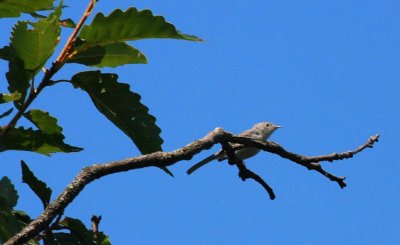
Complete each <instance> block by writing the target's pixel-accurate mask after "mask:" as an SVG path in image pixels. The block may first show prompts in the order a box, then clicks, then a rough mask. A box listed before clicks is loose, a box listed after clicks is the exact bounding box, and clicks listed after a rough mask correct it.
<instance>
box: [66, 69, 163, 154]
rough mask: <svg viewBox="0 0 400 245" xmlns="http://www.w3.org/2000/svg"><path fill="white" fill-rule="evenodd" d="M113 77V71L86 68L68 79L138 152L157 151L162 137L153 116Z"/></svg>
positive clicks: (115, 76)
mask: <svg viewBox="0 0 400 245" xmlns="http://www.w3.org/2000/svg"><path fill="white" fill-rule="evenodd" d="M117 79H118V76H117V75H116V74H109V73H107V74H102V73H100V72H99V71H88V72H81V73H78V74H76V75H75V76H73V77H72V80H71V81H72V83H73V85H74V86H75V87H79V88H81V89H83V90H84V91H85V92H87V93H88V94H89V96H90V98H91V99H92V101H93V103H94V105H95V106H96V108H97V109H98V110H99V111H100V112H101V113H103V115H105V116H106V117H107V118H108V119H109V120H110V121H111V122H113V123H114V124H115V125H116V126H117V127H118V128H119V129H121V130H122V131H123V132H124V133H125V134H126V135H127V136H128V137H130V138H131V140H132V141H133V142H134V144H135V145H136V146H137V147H138V148H139V150H140V152H141V153H142V154H147V153H151V152H155V151H161V150H162V148H161V145H162V143H163V140H162V139H161V137H160V132H161V129H160V128H159V127H158V126H157V125H156V123H155V121H156V118H155V117H154V116H152V115H150V114H149V113H148V110H149V109H148V108H147V107H146V106H144V105H143V104H142V103H140V96H139V95H138V94H136V93H133V92H131V91H130V90H129V85H128V84H125V83H120V82H118V81H117Z"/></svg>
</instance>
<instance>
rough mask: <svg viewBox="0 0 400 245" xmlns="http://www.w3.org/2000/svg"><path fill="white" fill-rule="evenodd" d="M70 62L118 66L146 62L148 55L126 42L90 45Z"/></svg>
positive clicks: (98, 65)
mask: <svg viewBox="0 0 400 245" xmlns="http://www.w3.org/2000/svg"><path fill="white" fill-rule="evenodd" d="M67 62H68V63H79V64H83V65H87V66H96V67H100V68H102V67H105V66H110V67H116V66H120V65H124V64H135V63H137V64H146V63H147V60H146V57H145V56H144V55H143V54H142V53H141V52H140V51H139V50H137V49H135V48H133V47H132V46H129V45H128V44H126V43H111V44H106V45H104V46H94V47H90V48H88V49H86V50H84V51H81V52H77V54H76V55H74V56H73V57H72V58H71V59H68V60H67Z"/></svg>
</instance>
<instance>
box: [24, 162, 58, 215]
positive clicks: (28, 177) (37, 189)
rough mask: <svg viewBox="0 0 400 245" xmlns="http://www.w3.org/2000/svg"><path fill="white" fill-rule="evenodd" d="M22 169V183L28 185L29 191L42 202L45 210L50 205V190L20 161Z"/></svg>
mask: <svg viewBox="0 0 400 245" xmlns="http://www.w3.org/2000/svg"><path fill="white" fill-rule="evenodd" d="M21 168H22V182H23V183H26V184H28V186H29V187H30V188H31V190H32V191H33V192H34V193H35V194H36V196H38V197H39V199H40V200H41V201H42V204H43V207H44V208H46V207H47V205H49V203H50V197H51V189H50V188H49V187H47V185H46V183H44V182H43V181H41V180H39V179H38V178H37V177H36V176H35V175H34V174H33V172H32V171H31V170H30V169H29V167H28V165H26V163H25V162H24V161H21Z"/></svg>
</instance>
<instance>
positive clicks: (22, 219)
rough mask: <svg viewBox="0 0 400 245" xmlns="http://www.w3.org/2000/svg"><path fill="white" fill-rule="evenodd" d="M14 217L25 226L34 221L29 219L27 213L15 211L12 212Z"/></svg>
mask: <svg viewBox="0 0 400 245" xmlns="http://www.w3.org/2000/svg"><path fill="white" fill-rule="evenodd" d="M12 213H13V215H14V216H15V217H16V218H17V220H19V221H20V222H22V223H24V224H29V223H30V222H31V221H32V218H31V217H29V215H28V214H27V213H25V212H24V211H21V210H13V211H12Z"/></svg>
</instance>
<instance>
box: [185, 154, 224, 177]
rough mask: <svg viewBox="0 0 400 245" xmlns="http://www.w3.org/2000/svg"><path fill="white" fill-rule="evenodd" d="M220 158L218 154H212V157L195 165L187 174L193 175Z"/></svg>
mask: <svg viewBox="0 0 400 245" xmlns="http://www.w3.org/2000/svg"><path fill="white" fill-rule="evenodd" d="M217 158H218V155H217V154H212V155H211V156H209V157H207V158H206V159H204V160H202V161H200V162H198V163H196V164H195V165H193V166H192V167H191V168H189V169H188V170H187V171H186V173H187V174H191V173H193V172H194V171H196V170H197V169H199V168H201V167H203V166H204V165H206V164H207V163H209V162H211V161H212V160H215V159H217Z"/></svg>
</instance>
